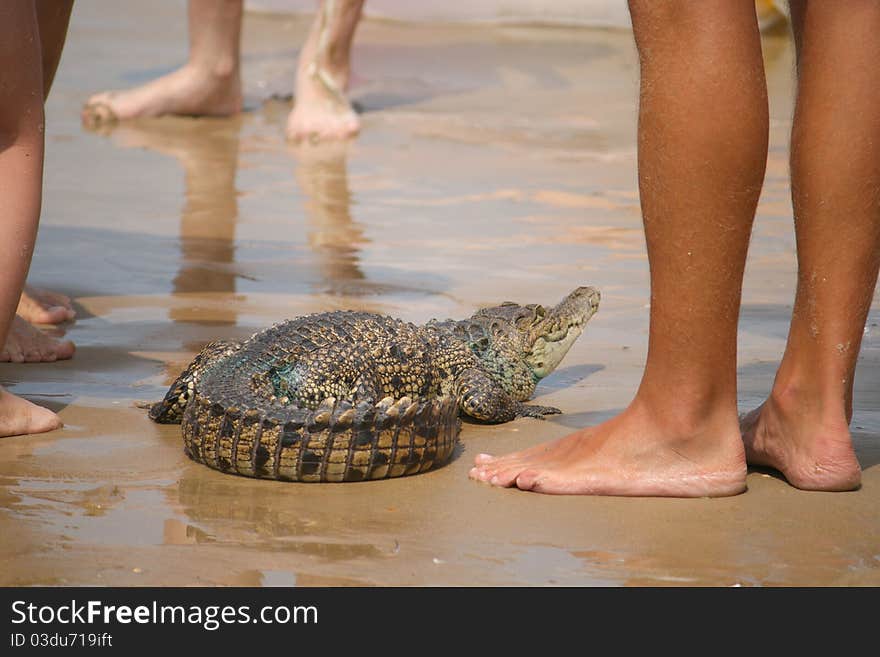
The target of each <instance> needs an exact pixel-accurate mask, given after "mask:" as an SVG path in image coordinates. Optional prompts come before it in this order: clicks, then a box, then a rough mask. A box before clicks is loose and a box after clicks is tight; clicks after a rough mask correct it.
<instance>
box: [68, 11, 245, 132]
mask: <svg viewBox="0 0 880 657" xmlns="http://www.w3.org/2000/svg"><path fill="white" fill-rule="evenodd" d="M242 3H243V0H190V1H189V44H190V54H189V62H187V64H186V65H185V66H183V67H182V68H179V69H178V70H176V71H174V72H172V73H169V74H168V75H165V76H162V77H161V78H158V79H156V80H153V81H152V82H148V83H147V84H145V85H143V86H140V87H136V88H134V89H129V90H127V91H109V92H104V93H100V94H96V95H95V96H92V97H91V98H89V100H88V102H87V103H86V105H85V107H84V108H83V113H82V118H83V122H84V123H85V124H86V125H99V124H102V123H106V122H112V121H115V120H125V119H133V118H137V117H155V116H163V115H165V114H179V115H187V116H229V115H232V114H236V113H238V112H240V111H241V105H242V95H241V75H240V58H239V54H240V46H241V43H240V41H241V22H242Z"/></svg>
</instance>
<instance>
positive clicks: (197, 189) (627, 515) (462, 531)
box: [0, 0, 880, 586]
mask: <svg viewBox="0 0 880 657" xmlns="http://www.w3.org/2000/svg"><path fill="white" fill-rule="evenodd" d="M110 4H111V3H108V2H103V1H101V2H98V1H97V0H93V2H89V3H81V4H80V6H77V7H76V10H75V12H74V20H73V23H72V26H71V33H70V37H69V40H68V45H67V50H66V52H65V56H64V59H63V61H62V66H61V70H60V71H59V74H58V77H57V83H56V88H55V89H54V90H53V96H52V98H51V100H50V103H49V105H48V126H47V143H48V161H47V169H46V192H45V197H46V198H45V212H44V219H43V223H42V227H41V232H40V237H39V242H38V246H37V254H36V257H35V260H34V264H33V267H32V276H31V280H32V282H33V283H35V284H39V285H43V286H46V287H51V288H54V289H58V290H61V291H64V292H66V293H68V294H70V295H72V296H73V297H74V298H75V300H76V303H77V309H78V312H79V315H78V319H77V321H76V322H75V323H73V324H71V325H70V326H68V327H67V336H68V337H70V338H71V339H73V340H74V341H75V342H76V343H77V345H78V351H77V355H76V358H75V359H74V360H73V361H70V362H65V363H56V364H46V365H23V366H14V365H2V366H0V381H2V383H3V384H4V385H8V386H9V387H10V389H11V390H12V391H14V392H16V393H17V394H23V395H26V396H28V397H30V398H32V399H34V400H37V401H39V402H40V403H44V404H46V405H48V406H50V407H52V408H53V409H56V410H58V411H59V412H60V413H61V416H62V418H63V420H64V422H65V424H66V426H65V428H64V429H63V430H60V431H57V432H54V433H51V434H45V435H41V436H31V437H22V438H12V439H5V440H4V441H3V443H2V446H0V559H2V561H3V563H4V567H3V569H2V572H0V583H2V584H13V585H30V584H60V583H64V584H77V585H79V584H118V585H128V584H154V585H189V584H228V585H255V586H258V585H264V586H276V585H280V586H289V585H301V586H308V585H331V586H332V585H373V584H382V585H386V584H391V585H395V584H398V585H427V584H434V585H471V584H485V585H705V584H708V585H734V584H742V585H767V584H780V585H824V584H847V585H850V584H871V585H877V584H878V583H880V520H878V516H877V513H876V509H877V503H878V497H880V467H878V465H877V464H878V463H880V441H878V438H880V406H878V402H877V400H878V399H880V326H878V324H880V305H878V304H877V303H875V309H874V310H873V311H872V313H871V317H870V320H869V323H868V326H867V327H866V335H865V342H864V347H863V351H862V356H861V363H860V369H859V375H858V380H857V384H856V400H855V418H854V421H853V425H854V427H855V430H856V444H857V451H858V455H859V458H860V460H861V463H862V465H863V467H864V469H865V473H864V485H863V487H862V488H861V490H859V491H857V492H853V493H846V494H824V493H805V492H802V491H798V490H795V489H793V488H791V487H790V486H788V485H787V484H785V482H784V481H782V480H780V479H779V478H777V477H774V476H770V475H768V474H767V473H762V472H753V473H751V474H750V475H749V480H748V483H749V491H748V492H747V493H746V494H744V495H741V496H738V497H735V498H730V499H723V500H656V499H649V500H637V499H617V498H609V499H591V498H557V497H544V496H539V495H530V494H524V493H519V492H516V491H502V490H496V489H492V488H490V487H487V486H482V485H478V484H476V483H473V482H471V481H469V480H468V479H467V470H468V468H469V467H470V463H471V461H472V458H473V455H474V454H477V453H479V452H483V451H489V452H496V453H499V452H504V451H508V450H511V449H515V448H521V447H523V446H527V445H531V444H534V443H536V442H539V441H544V440H547V439H550V438H554V437H558V436H562V435H564V434H565V433H567V432H568V431H570V430H571V429H573V428H577V427H581V426H584V425H587V424H594V423H596V422H599V421H601V420H603V419H606V418H607V417H609V416H611V415H613V414H614V413H615V412H616V411H617V410H619V409H621V408H623V407H624V406H625V405H626V404H627V403H628V401H629V399H630V398H631V395H632V394H633V392H634V390H635V387H636V385H637V384H638V380H639V376H640V374H641V367H642V364H643V362H644V356H645V350H646V344H647V321H648V311H647V306H646V304H647V303H648V271H647V260H646V256H645V251H644V240H643V237H642V232H641V224H640V215H639V209H638V195H637V192H636V177H635V130H634V128H635V100H636V93H637V78H636V60H635V56H634V51H633V47H632V43H631V37H630V36H629V35H628V34H626V33H624V32H603V31H594V30H584V29H571V28H553V29H549V28H544V29H540V28H524V27H503V26H495V27H491V28H486V27H480V28H476V27H466V26H445V27H437V26H434V27H428V26H425V25H407V24H393V23H371V22H367V23H366V24H364V25H363V26H362V27H361V29H360V31H359V33H358V40H357V50H356V71H355V74H356V79H355V89H354V93H353V95H354V98H355V100H356V101H357V102H358V104H359V106H360V107H361V108H362V110H363V117H362V118H363V123H364V126H363V134H362V135H361V137H360V138H359V139H358V140H357V141H356V142H355V143H353V144H351V145H350V146H348V147H331V148H305V149H303V148H293V147H290V146H287V145H285V143H284V141H283V138H282V133H283V126H284V120H285V117H286V115H287V112H288V111H289V103H288V102H286V101H284V100H279V99H272V100H268V101H267V98H271V97H272V96H273V95H275V96H278V97H283V96H284V95H285V94H286V93H287V92H288V91H289V86H290V84H291V81H292V77H293V71H294V66H295V55H296V49H297V47H298V44H300V43H301V42H302V39H303V37H304V34H305V29H306V23H304V22H303V21H302V20H297V19H279V18H278V17H271V18H270V17H260V16H249V17H248V19H247V21H246V29H245V36H244V52H245V60H244V61H245V71H244V75H245V81H246V82H245V84H246V89H245V91H246V101H247V105H248V107H249V111H248V112H246V113H245V114H244V115H243V116H242V117H240V118H237V119H229V120H195V119H162V120H154V121H142V122H137V123H132V124H129V125H123V126H119V127H117V128H116V129H114V130H110V131H107V132H106V133H105V134H96V133H91V132H87V131H84V130H83V129H82V128H81V127H80V124H79V119H78V113H79V108H80V105H81V103H82V102H83V100H84V99H85V98H86V97H87V96H88V95H89V93H91V92H93V91H97V90H100V89H103V88H113V87H121V86H127V85H131V84H136V83H139V82H142V81H144V80H147V79H149V78H151V77H153V76H154V75H156V74H159V73H162V72H165V71H168V70H171V69H172V68H173V67H174V66H176V65H178V64H180V63H181V62H182V61H183V60H184V58H185V52H186V46H185V21H184V16H183V12H182V10H181V8H180V6H179V3H173V2H161V3H155V5H151V11H150V12H149V13H147V12H145V11H143V10H137V9H134V8H132V9H129V10H127V11H126V12H125V13H124V14H123V13H120V12H117V11H112V10H110V9H109V8H110ZM146 35H149V38H148V37H147V36H146ZM157 35H158V36H157ZM765 57H766V60H767V66H768V78H769V82H770V87H771V103H772V110H771V111H772V117H773V123H772V135H771V139H772V144H771V154H770V160H769V166H768V174H767V184H766V188H765V192H764V196H763V198H762V202H761V206H760V208H759V215H758V220H757V223H756V227H755V234H754V239H753V245H752V250H751V253H750V259H749V264H748V271H747V276H746V285H745V291H744V307H743V313H742V330H741V338H740V352H739V359H740V397H741V400H740V401H741V405H742V408H743V410H746V409H747V408H750V407H752V406H753V405H754V404H756V403H758V402H760V401H761V399H762V398H763V397H762V396H763V395H764V394H766V392H767V391H768V389H769V387H770V384H771V383H772V377H773V374H774V371H775V366H776V364H777V363H778V359H779V357H780V355H781V353H782V347H783V345H784V342H785V337H786V331H787V320H788V316H789V314H790V311H791V299H792V294H793V286H794V281H795V257H794V236H793V233H792V228H791V210H790V207H789V205H788V201H787V198H788V183H787V165H786V152H787V132H788V130H789V128H790V120H789V116H790V113H791V74H790V72H791V68H792V52H791V48H790V45H789V42H788V40H787V38H785V36H784V35H775V36H774V35H768V36H767V37H766V38H765ZM578 285H594V286H596V287H598V288H600V289H601V290H602V293H603V299H602V307H601V308H600V311H599V313H598V314H597V316H596V317H595V318H594V319H593V320H592V321H591V322H590V324H589V325H588V328H587V330H586V332H585V334H584V335H583V336H582V337H581V339H580V340H579V341H578V343H577V344H576V345H575V346H574V347H573V349H572V351H571V352H570V354H569V356H568V357H567V358H566V360H565V361H564V362H563V365H562V366H561V368H560V369H559V370H558V371H557V372H556V373H554V374H553V375H552V376H550V377H548V378H547V379H546V380H545V381H544V382H542V384H541V385H540V386H539V388H538V391H537V399H538V403H540V404H549V405H554V406H559V407H560V408H562V409H563V410H564V411H565V413H564V414H563V415H561V416H554V417H552V418H550V419H548V420H547V421H546V422H538V421H534V420H529V419H521V420H517V421H516V422H514V423H510V424H507V425H502V426H494V427H493V426H477V425H472V424H467V425H465V427H464V430H463V432H462V436H461V447H460V448H459V449H458V451H457V454H456V457H455V459H454V460H453V462H452V463H450V464H449V465H448V466H446V467H444V468H442V469H439V470H436V471H433V472H430V473H427V474H424V475H420V476H417V477H411V478H405V479H398V480H390V481H384V482H367V483H361V484H347V485H341V486H336V485H300V484H288V483H280V482H268V481H255V480H249V479H246V478H239V477H232V476H229V475H223V474H220V473H216V472H214V471H211V470H209V469H207V468H205V467H204V466H201V465H198V464H195V463H192V462H190V461H189V460H188V459H187V458H186V457H185V456H184V454H183V452H182V449H181V439H180V436H179V429H178V428H177V427H174V426H158V425H155V424H153V423H151V422H150V421H149V420H148V419H147V418H146V416H145V414H144V412H143V411H142V410H140V409H138V408H136V407H135V406H134V404H135V403H136V402H138V401H144V400H155V399H158V398H160V397H161V396H162V395H163V394H164V391H165V387H166V386H167V385H168V383H169V382H170V381H171V380H172V379H173V377H174V376H175V375H176V374H177V373H178V372H179V370H180V368H181V367H182V366H183V365H184V364H185V363H186V362H188V360H189V359H190V358H191V356H192V355H193V353H194V352H195V351H197V350H198V349H199V348H200V347H201V346H202V345H203V344H205V343H206V342H208V341H209V340H212V339H216V338H239V337H245V336H247V335H250V334H251V333H252V332H254V331H255V330H257V329H259V328H262V327H264V326H266V325H269V324H271V323H273V322H276V321H279V320H281V319H284V318H287V317H291V316H295V315H300V314H303V313H306V312H313V311H321V310H331V309H336V308H356V309H367V310H373V311H377V312H383V313H390V314H393V315H396V316H399V317H402V318H405V319H408V320H412V321H424V320H427V319H429V318H431V317H448V316H452V317H460V316H465V315H467V314H469V313H471V312H472V311H473V310H474V309H475V308H477V307H479V306H481V305H484V304H494V303H498V302H500V301H502V300H505V299H515V300H517V301H521V302H540V303H545V304H546V303H555V302H556V301H558V300H559V299H560V298H561V297H562V296H563V295H565V294H566V293H567V292H568V291H570V290H571V289H572V288H574V287H576V286H578ZM875 301H876V298H875Z"/></svg>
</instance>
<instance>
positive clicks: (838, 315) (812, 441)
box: [742, 0, 880, 490]
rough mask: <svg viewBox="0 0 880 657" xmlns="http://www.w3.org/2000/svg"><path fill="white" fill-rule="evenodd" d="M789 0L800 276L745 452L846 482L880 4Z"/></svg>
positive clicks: (876, 141)
mask: <svg viewBox="0 0 880 657" xmlns="http://www.w3.org/2000/svg"><path fill="white" fill-rule="evenodd" d="M791 11H792V24H793V27H794V29H795V42H796V44H797V47H798V95H797V104H796V110H795V116H794V125H793V128H792V139H791V141H792V146H791V176H792V199H793V205H794V216H795V230H796V235H797V247H798V286H797V294H796V297H795V305H794V311H793V313H792V320H791V328H790V330H789V335H788V343H787V345H786V348H785V354H784V356H783V358H782V362H781V364H780V366H779V371H778V372H777V375H776V380H775V382H774V384H773V389H772V391H771V393H770V396H769V398H768V399H767V401H766V402H765V403H764V404H763V405H762V406H761V407H760V408H758V409H756V410H755V411H753V412H752V413H750V414H749V415H748V416H746V417H745V418H744V420H743V423H742V424H743V437H744V440H745V445H746V454H747V457H748V460H749V463H753V464H755V465H766V466H770V467H773V468H776V469H777V470H779V471H780V472H782V474H783V475H785V477H786V479H787V480H788V481H789V482H790V483H791V484H792V485H794V486H797V487H798V488H804V489H811V490H850V489H853V488H856V487H858V486H859V483H860V480H861V470H860V467H859V462H858V460H857V459H856V456H855V452H854V451H853V447H852V440H851V437H850V433H849V421H850V419H851V417H852V390H853V378H854V376H855V368H856V359H857V358H858V354H859V348H860V346H861V341H862V335H863V331H864V326H865V320H866V318H867V314H868V310H869V308H870V305H871V297H872V296H873V292H874V286H875V285H876V282H877V271H878V267H880V69H878V67H877V62H878V61H880V42H878V40H877V34H878V30H880V5H878V4H877V3H876V2H869V1H854V2H847V3H845V6H842V5H840V4H839V3H823V2H809V1H805V0H800V1H798V0H792V2H791Z"/></svg>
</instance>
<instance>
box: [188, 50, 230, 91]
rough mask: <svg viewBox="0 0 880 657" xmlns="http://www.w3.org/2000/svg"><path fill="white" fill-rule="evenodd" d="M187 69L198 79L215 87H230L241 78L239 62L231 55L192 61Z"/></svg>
mask: <svg viewBox="0 0 880 657" xmlns="http://www.w3.org/2000/svg"><path fill="white" fill-rule="evenodd" d="M186 69H187V70H188V72H189V73H190V75H192V76H193V77H194V78H196V79H197V80H200V81H201V82H203V83H204V84H206V85H208V86H211V87H214V88H224V87H230V86H233V85H235V84H236V82H237V80H238V79H239V70H238V62H237V61H235V60H234V59H232V58H229V57H219V58H217V59H216V60H212V61H209V62H208V61H198V60H196V61H190V62H189V63H188V64H187V65H186Z"/></svg>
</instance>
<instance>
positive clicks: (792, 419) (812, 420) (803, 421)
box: [740, 394, 862, 491]
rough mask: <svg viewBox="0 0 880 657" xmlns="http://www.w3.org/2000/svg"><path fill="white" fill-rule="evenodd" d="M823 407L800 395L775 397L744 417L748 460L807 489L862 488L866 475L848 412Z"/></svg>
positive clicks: (743, 434)
mask: <svg viewBox="0 0 880 657" xmlns="http://www.w3.org/2000/svg"><path fill="white" fill-rule="evenodd" d="M821 408H822V406H819V405H818V404H811V403H809V401H808V400H805V399H803V398H798V396H797V395H796V394H795V395H787V396H786V395H781V394H771V395H770V397H769V398H768V399H767V401H765V402H764V403H763V404H762V405H761V406H759V407H758V408H756V409H755V410H753V411H752V412H750V413H748V414H746V415H744V416H743V417H742V418H741V419H740V427H741V429H742V437H743V443H744V444H745V449H746V459H747V460H748V462H749V463H750V464H751V465H761V466H766V467H770V468H774V469H776V470H778V471H779V472H781V473H782V474H783V475H784V476H785V478H786V479H787V480H788V482H789V483H790V484H791V485H792V486H796V487H797V488H802V489H804V490H825V491H845V490H853V489H856V488H858V487H859V485H860V483H861V478H862V471H861V467H860V466H859V461H858V459H857V458H856V454H855V451H854V450H853V445H852V438H851V436H850V432H849V426H848V422H847V420H846V413H845V411H843V410H841V411H840V412H839V413H830V414H829V413H824V414H823V412H822V411H821V410H820V409H821Z"/></svg>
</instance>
